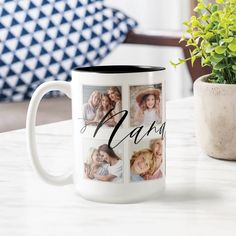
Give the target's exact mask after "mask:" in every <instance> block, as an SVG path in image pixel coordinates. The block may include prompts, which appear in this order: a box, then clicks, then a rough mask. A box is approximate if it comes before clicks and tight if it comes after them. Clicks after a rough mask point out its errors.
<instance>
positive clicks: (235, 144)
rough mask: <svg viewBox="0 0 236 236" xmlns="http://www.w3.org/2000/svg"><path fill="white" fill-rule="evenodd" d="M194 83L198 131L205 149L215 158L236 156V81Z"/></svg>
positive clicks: (226, 158)
mask: <svg viewBox="0 0 236 236" xmlns="http://www.w3.org/2000/svg"><path fill="white" fill-rule="evenodd" d="M206 78H207V75H205V76H202V77H200V78H199V79H197V80H196V81H195V83H194V102H195V120H196V135H197V139H198V142H199V144H200V146H201V148H202V149H203V150H204V152H205V153H206V154H207V155H209V156H211V157H214V158H217V159H224V160H236V85H228V84H227V85H225V84H214V83H208V82H206Z"/></svg>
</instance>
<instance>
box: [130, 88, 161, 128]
mask: <svg viewBox="0 0 236 236" xmlns="http://www.w3.org/2000/svg"><path fill="white" fill-rule="evenodd" d="M130 96H131V98H130V101H131V108H130V110H131V119H130V121H131V126H135V125H143V126H150V125H151V124H152V123H153V122H154V121H156V122H157V123H161V87H160V86H159V85H153V86H152V87H145V86H131V87H130Z"/></svg>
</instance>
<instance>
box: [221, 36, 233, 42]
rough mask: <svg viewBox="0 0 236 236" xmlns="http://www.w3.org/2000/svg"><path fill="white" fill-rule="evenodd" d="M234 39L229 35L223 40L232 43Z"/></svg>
mask: <svg viewBox="0 0 236 236" xmlns="http://www.w3.org/2000/svg"><path fill="white" fill-rule="evenodd" d="M233 39H234V38H233V37H229V38H227V39H222V41H223V42H225V43H231V42H232V41H233Z"/></svg>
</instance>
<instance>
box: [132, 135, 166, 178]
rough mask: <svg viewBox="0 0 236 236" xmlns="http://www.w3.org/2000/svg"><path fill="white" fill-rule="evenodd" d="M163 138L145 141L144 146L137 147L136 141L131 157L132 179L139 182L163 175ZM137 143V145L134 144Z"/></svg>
mask: <svg viewBox="0 0 236 236" xmlns="http://www.w3.org/2000/svg"><path fill="white" fill-rule="evenodd" d="M162 142H163V141H162V140H161V139H153V140H150V141H145V142H143V143H145V144H146V145H145V144H144V145H143V146H140V145H138V146H139V147H136V146H137V145H135V144H134V143H130V146H133V152H132V153H131V155H130V156H131V158H130V181H131V182H138V181H145V180H153V179H159V178H161V177H162V163H163V155H162V148H163V144H162ZM134 145H135V146H134Z"/></svg>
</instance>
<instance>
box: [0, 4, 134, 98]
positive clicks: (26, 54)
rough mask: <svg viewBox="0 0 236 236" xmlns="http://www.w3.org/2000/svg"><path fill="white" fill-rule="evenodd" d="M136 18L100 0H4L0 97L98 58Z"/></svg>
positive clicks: (27, 92) (19, 94)
mask: <svg viewBox="0 0 236 236" xmlns="http://www.w3.org/2000/svg"><path fill="white" fill-rule="evenodd" d="M136 25H137V23H136V21H135V20H133V19H131V18H129V17H128V16H126V15H125V14H123V13H122V12H120V11H118V10H115V9H112V8H108V7H106V6H105V5H104V3H103V1H102V0H70V1H65V0H4V1H3V4H1V8H0V101H22V100H24V99H28V98H30V97H31V95H32V93H33V91H34V90H35V89H36V87H37V86H38V85H39V84H41V83H42V82H44V81H51V80H70V70H71V69H72V68H73V67H76V66H89V65H96V64H98V63H99V62H100V61H101V59H103V58H104V57H105V56H106V55H107V54H108V53H109V52H110V51H111V50H112V49H113V48H114V47H115V46H117V45H118V44H119V43H121V42H122V41H123V40H124V39H125V37H126V34H127V32H128V31H129V30H130V29H132V28H134V27H135V26H136Z"/></svg>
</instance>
